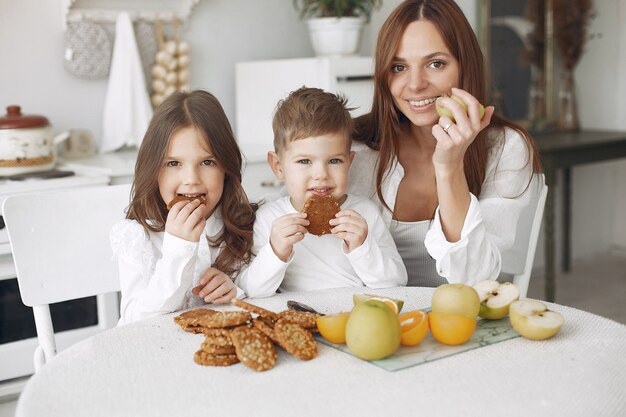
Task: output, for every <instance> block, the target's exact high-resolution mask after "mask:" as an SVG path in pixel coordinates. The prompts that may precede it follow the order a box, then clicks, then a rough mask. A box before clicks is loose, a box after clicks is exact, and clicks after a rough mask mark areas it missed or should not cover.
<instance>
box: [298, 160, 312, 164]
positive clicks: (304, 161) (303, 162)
mask: <svg viewBox="0 0 626 417" xmlns="http://www.w3.org/2000/svg"><path fill="white" fill-rule="evenodd" d="M296 163H297V164H302V165H309V164H310V163H311V160H310V159H300V160H298V161H296Z"/></svg>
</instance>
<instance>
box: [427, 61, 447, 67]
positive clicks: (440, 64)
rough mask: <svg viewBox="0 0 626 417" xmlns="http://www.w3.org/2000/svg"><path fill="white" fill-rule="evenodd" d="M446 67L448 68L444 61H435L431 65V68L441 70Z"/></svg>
mask: <svg viewBox="0 0 626 417" xmlns="http://www.w3.org/2000/svg"><path fill="white" fill-rule="evenodd" d="M445 66H446V63H445V62H443V61H433V62H431V63H430V65H429V67H431V68H435V69H441V68H443V67H445Z"/></svg>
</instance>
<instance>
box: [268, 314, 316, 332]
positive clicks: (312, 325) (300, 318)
mask: <svg viewBox="0 0 626 417" xmlns="http://www.w3.org/2000/svg"><path fill="white" fill-rule="evenodd" d="M319 316H320V315H319V314H315V313H309V312H306V311H294V310H283V311H281V312H280V313H278V319H279V320H280V319H283V320H284V321H289V322H291V323H296V324H299V325H300V326H302V327H304V328H306V329H309V330H313V329H314V330H317V323H316V321H315V320H316V319H317V318H318V317H319Z"/></svg>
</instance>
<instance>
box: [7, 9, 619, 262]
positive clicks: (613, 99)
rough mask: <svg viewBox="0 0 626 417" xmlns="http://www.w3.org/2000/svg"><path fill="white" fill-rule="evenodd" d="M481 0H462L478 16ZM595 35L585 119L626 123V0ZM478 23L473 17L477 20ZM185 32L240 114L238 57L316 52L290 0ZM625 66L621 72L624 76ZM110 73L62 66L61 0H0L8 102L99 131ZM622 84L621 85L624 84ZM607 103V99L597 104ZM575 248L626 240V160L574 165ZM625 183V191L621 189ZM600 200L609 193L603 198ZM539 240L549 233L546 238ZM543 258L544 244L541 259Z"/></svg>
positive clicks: (372, 28)
mask: <svg viewBox="0 0 626 417" xmlns="http://www.w3.org/2000/svg"><path fill="white" fill-rule="evenodd" d="M476 1H477V0H459V4H460V6H461V7H462V8H463V10H464V11H465V12H466V13H467V15H468V16H469V17H470V21H471V22H475V21H476ZM399 2H400V1H399V0H386V1H385V2H384V6H383V9H382V10H381V11H379V12H378V13H376V14H374V16H373V18H372V22H371V24H370V25H369V27H367V28H366V29H365V33H364V42H363V44H362V45H361V50H360V54H362V55H367V54H370V53H371V51H372V47H373V45H374V44H375V39H376V34H377V31H378V28H379V27H380V25H381V24H382V23H383V21H384V19H385V17H386V16H387V15H388V14H389V12H390V11H391V10H392V9H393V7H395V5H397V4H398V3H399ZM596 9H597V12H598V17H597V18H596V19H595V20H594V22H593V25H592V32H600V33H602V38H601V39H595V40H593V41H592V42H591V43H589V46H588V50H587V52H586V54H585V55H584V56H583V59H582V61H581V63H580V65H579V67H578V69H577V72H576V76H577V81H578V86H579V93H580V94H579V98H580V113H581V120H582V125H583V127H587V128H606V129H626V119H625V118H624V117H623V115H624V114H626V77H624V76H623V75H621V74H624V73H625V72H626V56H625V52H624V51H623V49H624V48H616V47H615V44H616V40H617V41H618V42H619V43H618V44H621V45H625V44H626V31H625V30H624V29H621V24H620V22H622V21H624V19H626V0H606V1H597V2H596ZM474 26H475V25H474ZM183 38H184V39H186V40H188V41H189V42H190V43H191V45H192V51H191V54H192V55H191V59H192V66H191V73H192V82H191V86H192V87H193V88H204V89H208V90H210V91H212V92H213V93H214V94H216V95H217V97H218V98H219V99H220V101H221V102H222V104H223V106H224V108H225V110H226V113H227V115H228V116H229V118H230V119H231V120H232V121H233V123H234V75H233V72H234V64H235V63H236V62H238V61H246V60H255V59H272V58H290V57H306V56H312V49H311V47H310V45H309V40H308V35H307V33H306V27H305V24H304V22H302V21H300V20H299V19H298V18H297V15H296V12H295V10H294V9H293V7H292V3H291V1H289V0H201V1H200V2H199V3H198V4H197V5H196V6H195V8H194V11H193V14H192V18H191V19H190V21H189V24H188V26H187V28H186V30H185V31H184V32H183ZM620 75H621V76H620ZM105 90H106V81H104V80H99V81H84V80H80V79H77V78H74V77H72V76H71V75H69V74H67V73H66V72H65V71H64V69H63V32H62V30H61V7H60V2H59V1H55V0H46V1H39V0H20V1H15V0H0V109H2V113H4V111H3V110H4V107H5V106H7V105H9V104H20V105H21V106H22V107H23V109H24V111H25V112H26V113H31V114H33V113H34V114H43V115H46V116H47V117H48V118H49V119H50V121H51V122H52V123H53V125H54V127H55V129H56V130H59V131H60V130H62V129H69V128H88V129H90V130H92V131H93V132H94V135H95V137H96V139H98V138H99V136H100V134H101V126H100V124H101V115H102V105H103V102H104V96H105ZM616 92H617V94H616ZM597 103H604V104H605V105H602V106H600V105H597ZM573 177H574V187H573V199H574V212H573V216H574V217H573V219H574V224H575V225H574V228H573V231H572V232H573V244H574V247H573V255H574V257H575V258H576V257H582V256H589V255H594V254H599V253H604V252H607V251H609V250H611V249H615V248H623V249H624V250H626V220H625V219H624V218H623V217H622V216H621V214H620V213H623V212H626V180H625V179H624V178H626V163H623V162H622V163H606V164H596V165H590V166H585V167H579V168H576V169H574V174H573ZM616 190H617V192H616ZM598 202H601V203H600V204H598ZM540 245H541V243H540ZM542 263H543V252H542V249H541V246H540V247H539V248H538V254H537V264H539V265H540V264H542Z"/></svg>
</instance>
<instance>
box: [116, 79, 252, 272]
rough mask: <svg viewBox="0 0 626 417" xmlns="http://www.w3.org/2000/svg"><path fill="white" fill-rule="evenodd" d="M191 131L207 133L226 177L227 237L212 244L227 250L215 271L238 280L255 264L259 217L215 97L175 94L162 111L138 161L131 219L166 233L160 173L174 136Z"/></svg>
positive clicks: (150, 128) (197, 93) (223, 201)
mask: <svg viewBox="0 0 626 417" xmlns="http://www.w3.org/2000/svg"><path fill="white" fill-rule="evenodd" d="M190 126H192V127H194V128H196V129H198V131H199V132H201V133H202V135H203V136H204V139H205V140H206V141H207V146H208V149H210V150H211V151H212V153H213V155H214V156H215V159H216V160H217V163H218V164H219V166H220V167H221V168H222V169H224V171H225V174H226V175H225V177H224V191H223V193H222V197H221V199H220V201H219V203H218V206H219V207H220V208H221V212H222V217H223V219H224V231H223V233H222V234H221V235H220V236H218V237H217V238H216V239H215V240H213V241H211V242H210V244H211V245H212V246H219V245H221V244H223V247H222V250H221V251H220V254H219V255H218V257H217V259H215V261H214V263H213V266H214V267H215V268H217V269H219V270H220V271H222V272H224V273H226V274H228V275H230V276H234V275H236V274H237V272H238V271H239V268H240V267H241V264H242V263H247V262H249V261H250V257H251V248H252V227H253V225H254V218H255V213H254V206H253V205H251V204H250V203H249V202H248V198H247V196H246V194H245V192H244V190H243V187H242V186H241V165H242V157H241V152H240V150H239V147H238V146H237V142H236V141H235V137H234V135H233V132H232V129H231V126H230V123H229V122H228V118H227V117H226V114H225V113H224V109H222V106H221V105H220V103H219V101H218V100H217V99H216V98H215V97H214V96H213V95H212V94H210V93H208V92H206V91H201V90H197V91H192V92H176V93H174V94H172V95H171V96H169V97H168V98H167V99H166V100H165V101H164V102H163V103H162V104H161V105H160V106H159V107H158V108H157V110H156V112H155V113H154V116H153V117H152V120H151V121H150V125H149V126H148V130H147V131H146V134H145V136H144V138H143V141H142V142H141V147H140V148H139V153H138V155H137V163H136V165H135V179H134V181H133V187H132V191H131V196H132V198H131V203H130V206H129V208H128V213H127V215H126V218H127V219H132V220H136V221H138V222H139V223H141V224H142V225H143V227H144V229H146V230H151V231H154V232H162V231H163V230H165V221H166V219H167V212H168V210H167V206H166V204H165V202H164V201H163V199H162V198H161V194H160V193H159V184H158V178H159V173H160V170H161V167H162V166H163V161H164V158H165V153H166V152H167V147H168V145H169V142H170V140H171V138H172V135H173V134H174V133H175V132H176V131H178V130H179V129H181V128H184V127H190Z"/></svg>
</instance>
